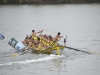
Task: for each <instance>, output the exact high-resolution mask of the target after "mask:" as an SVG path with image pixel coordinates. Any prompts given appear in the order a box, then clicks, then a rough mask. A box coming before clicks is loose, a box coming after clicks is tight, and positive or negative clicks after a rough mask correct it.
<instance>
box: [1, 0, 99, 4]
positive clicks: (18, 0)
mask: <svg viewBox="0 0 100 75" xmlns="http://www.w3.org/2000/svg"><path fill="white" fill-rule="evenodd" d="M61 3H62V4H70V3H100V0H0V4H61Z"/></svg>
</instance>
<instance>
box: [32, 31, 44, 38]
mask: <svg viewBox="0 0 100 75" xmlns="http://www.w3.org/2000/svg"><path fill="white" fill-rule="evenodd" d="M42 32H43V30H41V31H38V32H35V30H32V38H33V39H34V40H37V36H36V34H37V33H42Z"/></svg>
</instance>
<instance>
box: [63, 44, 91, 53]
mask: <svg viewBox="0 0 100 75" xmlns="http://www.w3.org/2000/svg"><path fill="white" fill-rule="evenodd" d="M65 48H68V49H70V50H71V49H72V50H75V51H80V52H84V53H88V54H92V53H90V52H87V51H83V50H80V49H76V48H72V47H68V46H65Z"/></svg>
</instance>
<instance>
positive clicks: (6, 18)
mask: <svg viewBox="0 0 100 75" xmlns="http://www.w3.org/2000/svg"><path fill="white" fill-rule="evenodd" d="M99 9H100V5H99V4H72V5H71V4H67V5H0V33H2V34H4V35H6V36H7V39H6V40H5V41H1V40H0V64H3V63H8V62H16V61H23V62H24V60H26V59H27V60H29V59H31V58H34V57H38V59H39V58H40V57H46V56H47V57H48V56H49V55H46V56H42V55H41V56H39V55H38V54H26V55H22V56H17V57H6V56H8V55H10V54H13V53H14V52H15V50H14V49H13V48H12V47H11V46H9V45H8V41H9V39H11V38H12V37H14V38H16V39H17V40H19V41H23V40H24V38H25V36H26V34H31V30H33V29H35V30H36V31H39V30H41V29H44V32H43V34H48V35H52V36H55V35H56V34H57V32H59V31H60V32H61V35H62V36H64V37H66V35H67V44H66V45H68V46H70V47H73V48H78V49H82V50H84V51H90V52H94V53H97V54H95V55H94V54H91V55H89V54H85V53H82V52H77V51H74V50H68V49H65V51H64V53H63V54H62V55H64V56H66V57H64V58H54V59H51V60H48V61H40V62H39V63H38V62H37V63H33V62H32V63H29V64H26V65H24V66H23V65H22V64H20V66H19V64H16V63H15V64H13V65H11V66H2V67H1V66H0V75H6V74H7V75H21V74H22V72H23V73H24V75H31V74H35V75H41V74H43V75H51V74H54V75H66V74H68V75H77V74H78V75H99V74H100V72H99V70H100V68H99V67H98V66H100V65H99V63H100V61H99V56H100V54H99V53H100V46H99V45H100V16H99V14H100V10H99ZM61 41H63V39H61V40H60V41H59V43H60V44H64V43H63V42H61ZM5 67H7V68H5ZM12 71H13V72H12Z"/></svg>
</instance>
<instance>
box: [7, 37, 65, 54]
mask: <svg viewBox="0 0 100 75" xmlns="http://www.w3.org/2000/svg"><path fill="white" fill-rule="evenodd" d="M8 44H9V45H10V46H11V47H13V48H14V49H15V50H22V49H25V48H26V46H25V45H24V44H23V43H21V42H19V41H18V40H16V39H15V38H11V39H10V40H9V42H8ZM64 48H65V47H64V46H63V45H57V46H56V47H51V48H47V49H44V50H43V49H39V50H35V49H32V51H33V52H35V53H43V54H56V55H60V54H61V53H62V51H63V50H64Z"/></svg>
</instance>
